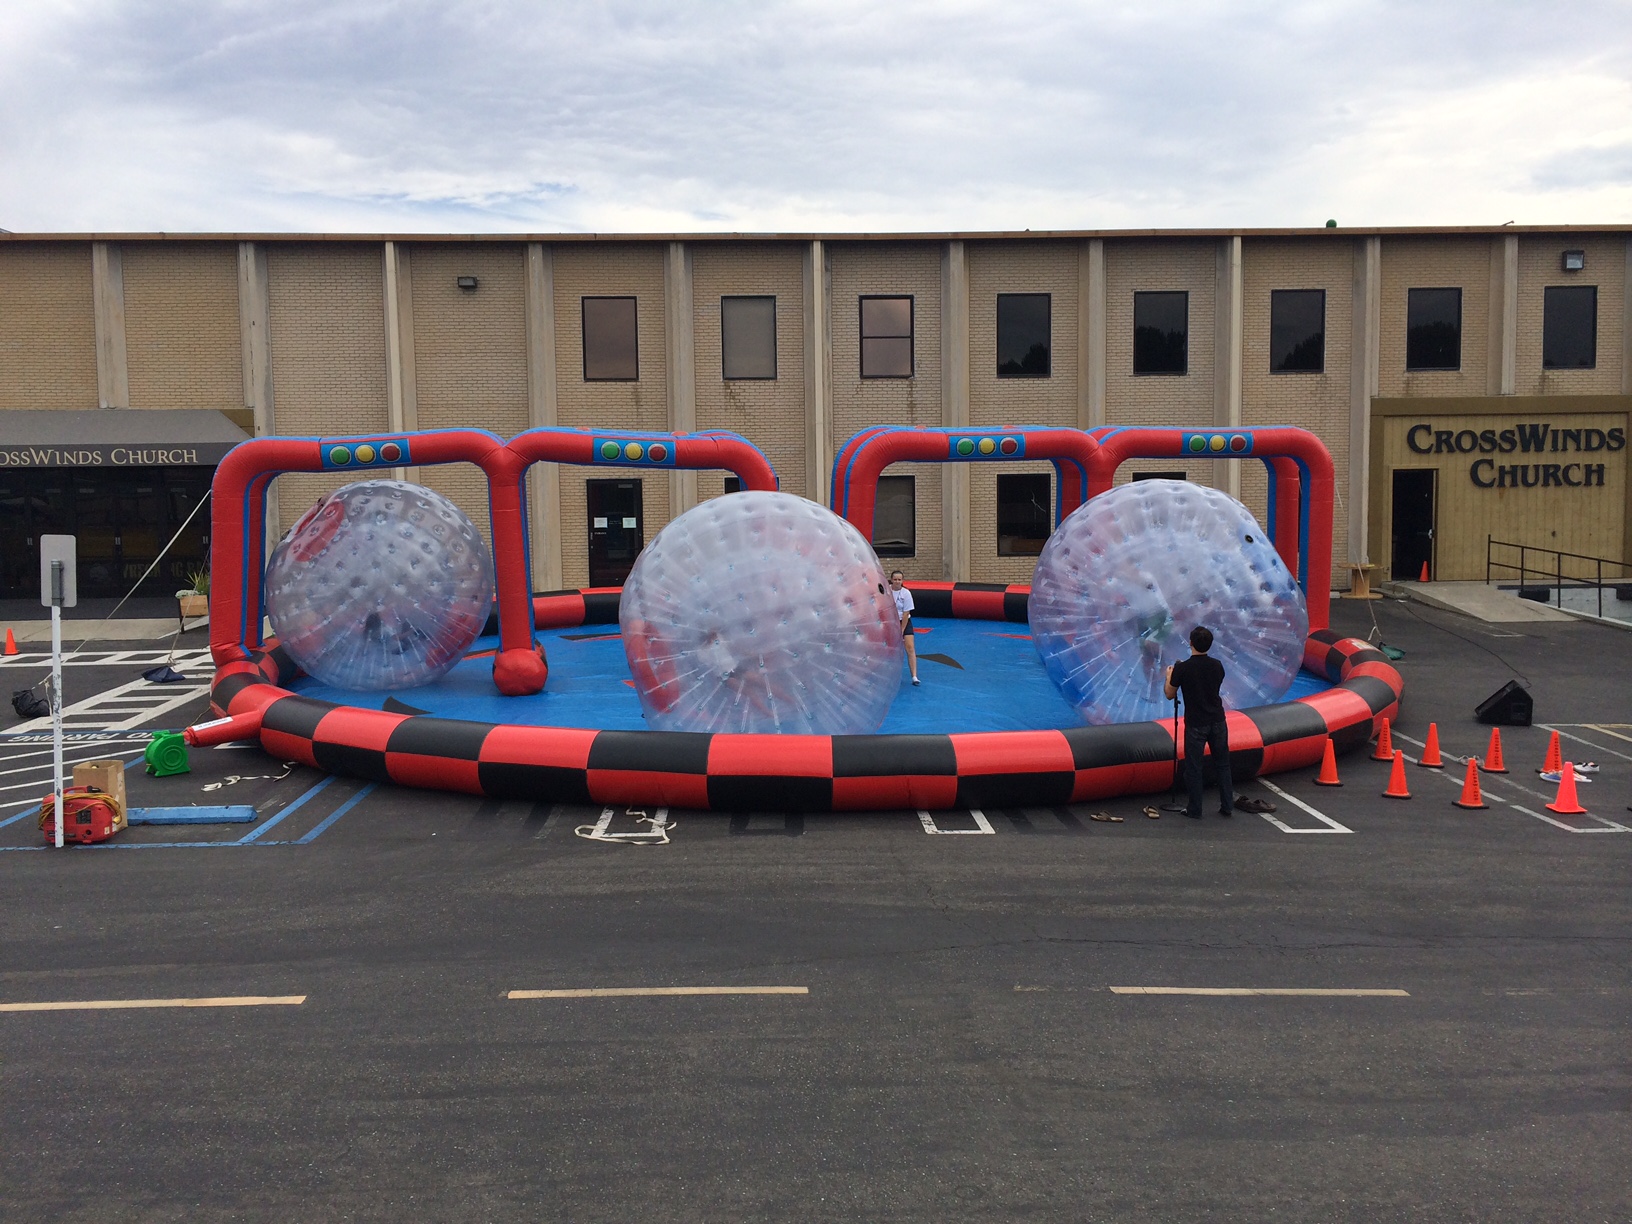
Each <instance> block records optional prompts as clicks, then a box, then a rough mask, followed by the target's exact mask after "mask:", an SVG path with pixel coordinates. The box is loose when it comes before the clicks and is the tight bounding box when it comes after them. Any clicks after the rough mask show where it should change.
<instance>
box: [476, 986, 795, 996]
mask: <svg viewBox="0 0 1632 1224" xmlns="http://www.w3.org/2000/svg"><path fill="white" fill-rule="evenodd" d="M809 993H810V987H809V986H592V987H587V988H582V989H574V990H512V991H511V992H510V993H509V994H507V995H505V996H504V997H505V998H507V999H628V998H644V997H648V996H650V997H669V996H678V995H808V994H809Z"/></svg>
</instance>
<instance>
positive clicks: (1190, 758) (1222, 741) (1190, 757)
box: [1184, 722, 1235, 816]
mask: <svg viewBox="0 0 1632 1224" xmlns="http://www.w3.org/2000/svg"><path fill="white" fill-rule="evenodd" d="M1203 748H1211V749H1212V752H1213V762H1212V763H1213V773H1214V775H1215V776H1216V777H1217V778H1218V810H1219V811H1221V812H1224V813H1229V812H1231V811H1233V810H1234V808H1235V782H1234V781H1233V780H1232V779H1231V777H1230V737H1229V725H1228V724H1227V723H1223V722H1215V723H1190V722H1187V723H1185V724H1184V786H1185V789H1186V790H1187V791H1188V792H1189V806H1188V807H1187V808H1186V809H1185V811H1186V815H1189V816H1200V815H1201V787H1202V778H1201V767H1202V749H1203Z"/></svg>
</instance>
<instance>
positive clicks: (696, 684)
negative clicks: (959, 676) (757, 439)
mask: <svg viewBox="0 0 1632 1224" xmlns="http://www.w3.org/2000/svg"><path fill="white" fill-rule="evenodd" d="M886 580H887V575H886V574H885V573H884V567H883V566H882V565H880V564H879V560H878V557H877V556H876V555H874V553H873V549H872V545H870V544H868V543H867V540H866V539H865V537H863V536H862V534H861V532H859V531H857V530H856V529H855V528H854V527H852V526H851V525H850V524H849V523H847V522H845V521H844V520H843V519H841V518H840V517H839V516H838V515H836V514H834V513H833V512H832V511H831V510H828V509H826V508H825V507H822V506H818V505H817V504H816V503H815V502H811V501H806V500H805V499H804V498H802V497H795V496H794V495H792V494H791V493H756V492H745V493H731V494H727V495H726V496H724V497H716V498H713V499H712V500H710V501H706V502H704V503H703V504H702V505H700V506H697V507H695V508H694V509H691V510H688V511H686V512H685V513H684V514H682V515H681V516H680V517H679V518H677V519H675V520H674V521H673V522H672V523H670V524H669V525H668V526H667V527H665V528H663V530H662V531H660V532H658V534H657V538H656V539H654V540H653V541H652V542H651V543H650V544H648V545H647V546H646V549H645V551H644V552H642V553H641V554H640V557H639V559H638V560H637V561H636V562H635V568H634V569H633V570H632V571H631V572H630V574H629V577H628V580H627V581H625V583H624V585H623V599H622V602H621V603H620V604H619V608H618V623H619V626H620V627H621V628H622V630H623V649H624V653H625V655H626V656H627V657H628V659H629V671H630V673H631V674H632V675H633V677H634V681H635V689H636V691H637V692H638V693H639V694H640V705H641V709H642V710H643V711H644V712H645V715H646V721H647V722H648V723H649V724H650V725H651V726H652V727H653V728H655V729H657V730H662V731H715V732H720V731H726V732H763V733H774V732H782V733H788V734H803V735H854V734H864V733H867V732H871V731H876V730H877V729H878V725H879V724H880V723H881V722H883V721H884V715H885V713H886V712H887V711H888V710H889V708H890V702H891V701H893V700H894V699H895V694H896V691H897V690H898V689H899V687H900V684H901V661H902V657H903V655H904V653H905V651H904V649H903V647H902V645H901V625H900V622H899V621H898V620H897V619H896V615H895V601H894V599H893V598H892V597H891V596H890V594H889V592H888V589H887V588H886V586H885V583H886Z"/></svg>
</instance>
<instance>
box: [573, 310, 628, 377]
mask: <svg viewBox="0 0 1632 1224" xmlns="http://www.w3.org/2000/svg"><path fill="white" fill-rule="evenodd" d="M639 377H640V360H639V354H638V349H637V344H636V326H635V299H634V298H632V297H586V298H585V299H584V381H585V382H603V381H612V382H632V381H634V380H635V379H638V378H639Z"/></svg>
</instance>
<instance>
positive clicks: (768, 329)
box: [720, 296, 776, 378]
mask: <svg viewBox="0 0 1632 1224" xmlns="http://www.w3.org/2000/svg"><path fill="white" fill-rule="evenodd" d="M720 372H721V373H722V374H723V375H724V377H726V378H775V377H776V299H775V298H774V297H769V296H767V297H722V298H721V299H720Z"/></svg>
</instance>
